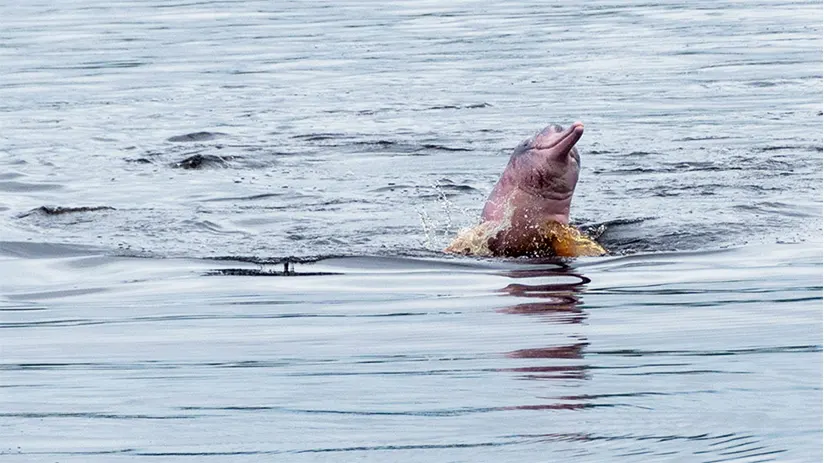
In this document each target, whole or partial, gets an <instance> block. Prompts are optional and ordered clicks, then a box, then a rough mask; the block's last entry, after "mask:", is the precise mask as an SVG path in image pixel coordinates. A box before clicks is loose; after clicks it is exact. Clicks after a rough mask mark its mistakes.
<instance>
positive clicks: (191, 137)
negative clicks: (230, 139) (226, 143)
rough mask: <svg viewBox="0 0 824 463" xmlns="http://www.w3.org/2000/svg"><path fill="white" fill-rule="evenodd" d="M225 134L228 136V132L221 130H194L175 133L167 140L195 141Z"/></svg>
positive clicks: (178, 141) (173, 141)
mask: <svg viewBox="0 0 824 463" xmlns="http://www.w3.org/2000/svg"><path fill="white" fill-rule="evenodd" d="M224 136H226V134H225V133H220V132H193V133H187V134H184V135H175V136H173V137H169V138H167V139H166V141H170V142H172V143H193V142H201V141H209V140H214V139H216V138H221V137H224Z"/></svg>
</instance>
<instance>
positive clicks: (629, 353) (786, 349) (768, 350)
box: [587, 345, 822, 357]
mask: <svg viewBox="0 0 824 463" xmlns="http://www.w3.org/2000/svg"><path fill="white" fill-rule="evenodd" d="M821 348H822V346H820V345H804V346H777V347H755V348H749V349H726V350H717V351H689V350H648V351H642V350H636V349H619V350H603V351H589V352H587V353H588V354H595V355H617V356H622V357H644V356H649V355H672V356H678V357H681V356H684V357H693V356H696V357H710V356H718V355H742V354H781V353H788V354H789V353H815V352H821Z"/></svg>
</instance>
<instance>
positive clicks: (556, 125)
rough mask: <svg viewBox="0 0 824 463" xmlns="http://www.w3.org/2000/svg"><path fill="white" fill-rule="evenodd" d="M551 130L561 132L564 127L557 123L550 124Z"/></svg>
mask: <svg viewBox="0 0 824 463" xmlns="http://www.w3.org/2000/svg"><path fill="white" fill-rule="evenodd" d="M552 130H554V131H556V132H563V131H564V128H563V127H562V126H560V125H558V124H552Z"/></svg>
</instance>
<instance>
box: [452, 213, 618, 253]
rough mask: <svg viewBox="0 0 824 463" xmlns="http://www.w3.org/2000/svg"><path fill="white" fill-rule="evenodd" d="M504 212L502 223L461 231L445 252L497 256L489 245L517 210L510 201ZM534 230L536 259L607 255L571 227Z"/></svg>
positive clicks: (541, 226) (559, 225) (556, 225)
mask: <svg viewBox="0 0 824 463" xmlns="http://www.w3.org/2000/svg"><path fill="white" fill-rule="evenodd" d="M505 211H506V212H505V215H504V219H503V220H501V221H500V222H483V223H481V224H479V225H476V226H474V227H471V228H464V229H462V230H461V231H460V232H458V236H457V237H455V239H454V240H453V241H452V243H451V244H450V245H449V246H448V247H447V248H446V249H444V251H445V252H450V253H454V254H465V255H473V256H482V257H492V256H496V255H497V254H496V253H495V252H493V250H492V249H490V247H489V244H490V242H493V241H495V238H496V237H497V235H498V234H499V233H501V232H503V231H505V230H507V229H508V228H509V227H511V226H512V216H513V215H514V213H515V208H514V207H512V205H511V203H510V202H509V201H507V204H506V208H505ZM533 227H534V229H535V230H537V232H538V233H537V236H538V238H533V240H532V246H530V249H532V250H533V251H532V253H531V254H533V255H534V256H535V257H537V256H558V257H590V256H602V255H604V254H606V253H607V251H606V249H604V248H603V247H602V246H601V245H600V244H598V243H596V242H595V241H594V240H592V239H591V238H589V237H588V236H586V235H585V234H583V233H582V232H581V231H580V230H578V229H577V228H575V227H573V226H572V225H567V224H562V223H559V222H556V221H554V220H551V221H547V222H545V223H542V224H536V225H534V226H533Z"/></svg>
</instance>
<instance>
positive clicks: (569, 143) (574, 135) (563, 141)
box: [535, 121, 584, 158]
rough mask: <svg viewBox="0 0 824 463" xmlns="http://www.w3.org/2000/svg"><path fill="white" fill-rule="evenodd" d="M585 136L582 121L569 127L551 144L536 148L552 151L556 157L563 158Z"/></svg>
mask: <svg viewBox="0 0 824 463" xmlns="http://www.w3.org/2000/svg"><path fill="white" fill-rule="evenodd" d="M583 134H584V123H583V122H581V121H575V122H573V123H572V125H570V126H569V128H568V129H566V130H564V131H563V132H561V133H560V134H559V135H558V137H553V138H554V140H552V142H551V143H549V144H547V145H538V146H536V147H535V148H537V149H539V150H549V149H551V150H552V155H553V156H554V157H558V158H563V157H564V156H567V155H568V154H569V152H570V150H572V147H573V146H575V144H576V143H578V140H580V139H581V136H582V135H583Z"/></svg>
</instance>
